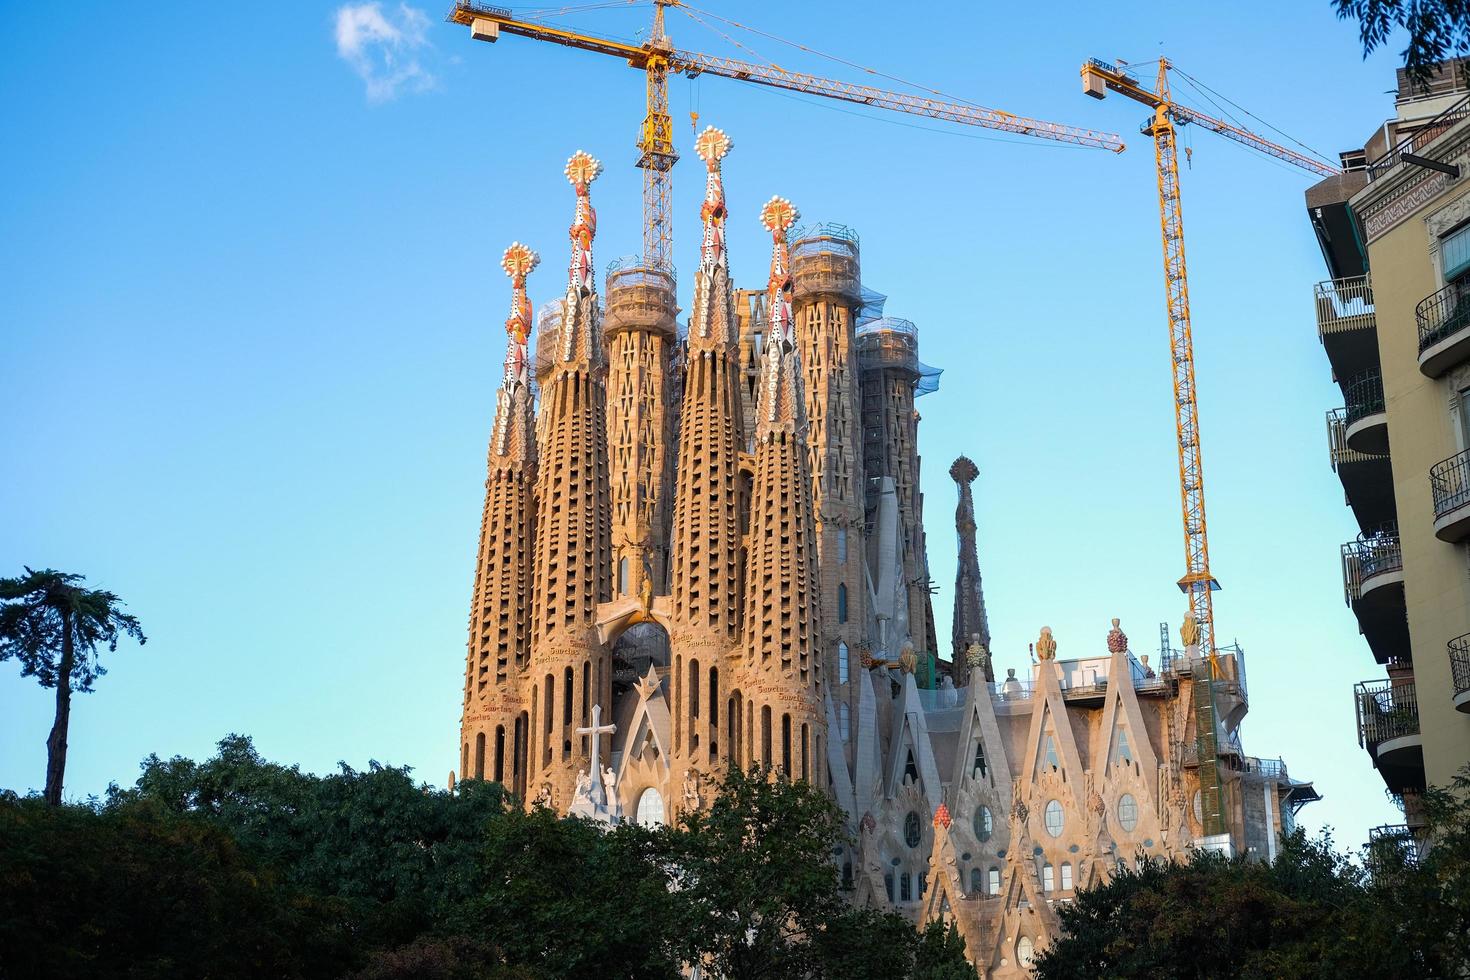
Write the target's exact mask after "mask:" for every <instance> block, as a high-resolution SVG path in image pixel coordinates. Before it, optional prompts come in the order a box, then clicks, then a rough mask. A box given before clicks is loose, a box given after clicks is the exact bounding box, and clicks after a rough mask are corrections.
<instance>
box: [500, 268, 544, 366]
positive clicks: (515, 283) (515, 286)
mask: <svg viewBox="0 0 1470 980" xmlns="http://www.w3.org/2000/svg"><path fill="white" fill-rule="evenodd" d="M540 264H541V256H539V255H537V254H536V253H535V252H534V251H533V250H532V249H531V248H530V247H529V246H527V245H522V244H521V243H520V242H511V243H510V247H509V248H507V249H506V250H505V253H504V254H503V255H502V256H501V257H500V267H501V268H502V269H504V270H505V274H506V275H508V276H510V289H511V292H510V316H509V317H507V318H506V321H505V333H506V338H507V340H506V345H505V380H506V382H507V383H509V382H512V381H518V382H520V383H521V384H525V382H526V357H527V353H526V352H527V344H528V342H529V340H530V337H531V301H530V300H529V299H527V298H526V277H527V276H528V275H530V274H531V270H532V269H534V268H536V266H538V265H540Z"/></svg>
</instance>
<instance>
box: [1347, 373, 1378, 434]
mask: <svg viewBox="0 0 1470 980" xmlns="http://www.w3.org/2000/svg"><path fill="white" fill-rule="evenodd" d="M1344 390H1345V391H1346V392H1347V424H1348V425H1352V424H1353V423H1354V422H1357V421H1359V420H1360V419H1365V418H1367V417H1368V416H1370V415H1374V414H1376V413H1378V412H1381V411H1383V372H1382V371H1381V370H1379V369H1378V368H1370V369H1368V370H1367V371H1364V372H1363V373H1362V374H1360V375H1358V376H1357V377H1355V378H1353V379H1352V380H1351V381H1349V382H1348V383H1347V385H1346V386H1345V389H1344Z"/></svg>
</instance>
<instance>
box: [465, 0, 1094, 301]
mask: <svg viewBox="0 0 1470 980" xmlns="http://www.w3.org/2000/svg"><path fill="white" fill-rule="evenodd" d="M683 6H687V4H684V3H682V2H681V0H654V4H653V26H652V29H651V30H650V32H649V36H648V40H647V41H646V42H644V43H643V44H641V45H635V44H629V43H627V42H624V41H618V40H614V39H611V38H604V37H597V36H596V35H592V34H583V33H581V32H578V31H573V30H568V29H566V28H562V27H555V26H552V25H550V24H543V23H538V22H536V21H526V20H518V19H517V18H516V17H514V16H513V15H512V14H511V11H509V10H507V9H505V8H503V7H494V6H490V5H488V4H484V3H480V2H477V0H457V2H456V3H455V5H454V8H453V9H452V10H450V12H449V16H448V18H447V20H448V21H449V22H450V23H453V24H462V25H464V26H466V27H468V28H469V29H470V36H471V37H472V38H474V39H476V40H480V41H491V42H494V41H497V40H499V38H500V35H501V33H506V34H513V35H516V36H519V37H525V38H530V39H532V40H536V41H550V42H552V43H554V44H561V45H564V46H566V47H570V48H577V49H579V50H583V51H592V52H595V53H597V54H606V55H612V56H614V57H618V58H622V59H624V60H626V62H627V64H628V66H629V67H631V68H638V69H641V70H642V71H643V73H644V76H645V79H646V92H645V103H646V109H645V113H644V116H643V124H642V126H641V127H640V128H639V132H638V143H637V147H638V161H637V165H638V167H640V168H641V169H642V170H643V263H644V266H645V267H647V268H651V269H660V270H663V271H664V272H666V273H668V274H669V276H670V278H672V277H673V272H674V269H673V220H672V197H673V169H674V164H675V163H676V162H677V161H678V159H679V154H678V153H677V152H675V150H674V125H673V120H672V118H671V117H670V115H669V74H670V73H671V72H672V73H675V74H681V75H686V76H688V77H690V78H694V77H697V76H699V75H703V74H709V75H717V76H720V77H722V78H730V79H734V80H736V81H742V82H753V83H755V84H757V85H766V86H769V87H772V88H781V89H786V90H788V91H792V92H800V93H802V94H805V95H816V96H821V97H823V98H829V99H837V100H839V101H843V102H851V103H855V104H857V105H866V106H871V107H874V108H879V109H889V110H892V111H894V112H903V113H908V114H910V115H918V116H926V117H928V118H930V119H939V120H943V121H946V122H953V123H958V124H960V125H965V126H981V127H984V128H987V129H995V130H1000V131H1002V132H1008V133H1015V134H1018V135H1024V136H1033V137H1037V138H1039V139H1047V140H1054V141H1057V142H1062V143H1072V144H1075V145H1078V146H1089V147H1096V148H1100V149H1107V150H1113V151H1114V152H1121V151H1122V149H1123V142H1122V140H1120V139H1119V138H1118V137H1117V136H1116V135H1114V134H1112V133H1103V132H1098V131H1095V130H1091V129H1079V128H1077V127H1074V126H1063V125H1061V124H1059V123H1051V122H1045V121H1043V120H1039V119H1029V118H1027V117H1025V116H1017V115H1015V114H1013V113H1009V112H1005V111H1003V110H1000V109H990V108H986V107H984V106H977V105H973V104H969V103H953V102H944V101H942V100H938V99H931V98H928V97H925V96H918V95H910V94H907V93H901V92H889V91H885V90H883V89H879V88H874V87H873V86H871V85H855V84H852V83H849V82H840V81H836V80H834V79H830V78H822V77H820V76H818V75H809V74H805V73H802V72H792V71H787V70H786V69H784V68H781V67H779V66H777V65H763V64H758V63H756V62H749V61H740V60H738V59H735V58H723V57H719V56H716V55H709V54H702V53H699V52H696V51H681V50H679V49H676V48H675V47H674V46H673V44H672V42H671V41H670V40H669V36H668V32H667V31H666V29H665V26H664V11H665V9H666V8H668V7H683ZM691 9H692V8H691Z"/></svg>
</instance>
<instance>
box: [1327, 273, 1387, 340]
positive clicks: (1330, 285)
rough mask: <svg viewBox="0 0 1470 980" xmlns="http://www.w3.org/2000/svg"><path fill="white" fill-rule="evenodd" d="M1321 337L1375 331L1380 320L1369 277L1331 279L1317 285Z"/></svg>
mask: <svg viewBox="0 0 1470 980" xmlns="http://www.w3.org/2000/svg"><path fill="white" fill-rule="evenodd" d="M1315 293H1316V299H1317V337H1318V338H1319V339H1320V338H1322V337H1325V336H1326V335H1327V334H1330V333H1342V332H1344V331H1347V330H1371V329H1373V327H1374V326H1376V324H1377V321H1376V320H1375V319H1374V315H1373V312H1374V311H1373V284H1372V281H1371V280H1370V279H1369V278H1368V277H1367V276H1353V277H1351V278H1348V279H1328V280H1327V281H1326V282H1319V283H1317V287H1316V289H1315Z"/></svg>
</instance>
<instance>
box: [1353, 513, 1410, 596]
mask: <svg viewBox="0 0 1470 980" xmlns="http://www.w3.org/2000/svg"><path fill="white" fill-rule="evenodd" d="M1403 567H1404V551H1403V548H1402V547H1401V546H1400V544H1399V525H1398V522H1397V521H1387V522H1385V523H1383V524H1380V525H1379V526H1378V527H1376V528H1374V529H1373V530H1372V531H1369V532H1365V533H1363V534H1360V535H1358V538H1357V540H1356V541H1349V542H1348V543H1347V544H1345V545H1343V546H1342V591H1343V599H1344V601H1346V602H1347V603H1348V604H1349V605H1351V604H1352V603H1353V602H1354V601H1356V600H1357V599H1360V598H1362V595H1363V591H1362V585H1363V581H1364V580H1365V579H1369V578H1372V577H1373V576H1374V575H1381V574H1383V573H1384V572H1394V571H1398V570H1400V569H1402V568H1403Z"/></svg>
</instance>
